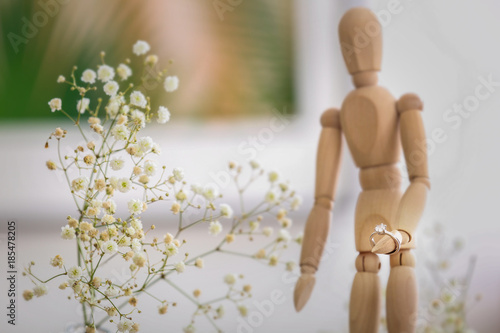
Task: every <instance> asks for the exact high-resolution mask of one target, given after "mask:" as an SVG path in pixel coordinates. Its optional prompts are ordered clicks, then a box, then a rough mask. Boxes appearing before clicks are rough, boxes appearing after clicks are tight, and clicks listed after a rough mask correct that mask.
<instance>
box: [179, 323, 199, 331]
mask: <svg viewBox="0 0 500 333" xmlns="http://www.w3.org/2000/svg"><path fill="white" fill-rule="evenodd" d="M182 331H183V332H184V333H195V332H196V329H195V328H194V326H193V324H189V325H188V326H186V327H184V328H183V329H182Z"/></svg>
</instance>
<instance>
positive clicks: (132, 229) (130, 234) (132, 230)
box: [125, 227, 135, 236]
mask: <svg viewBox="0 0 500 333" xmlns="http://www.w3.org/2000/svg"><path fill="white" fill-rule="evenodd" d="M125 231H126V232H127V235H129V236H133V235H135V229H134V228H133V227H128V228H127V230H125Z"/></svg>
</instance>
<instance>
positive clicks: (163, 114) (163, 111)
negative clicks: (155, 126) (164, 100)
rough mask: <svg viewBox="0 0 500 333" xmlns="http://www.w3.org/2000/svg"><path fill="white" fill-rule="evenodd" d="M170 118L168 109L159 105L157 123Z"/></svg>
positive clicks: (164, 121)
mask: <svg viewBox="0 0 500 333" xmlns="http://www.w3.org/2000/svg"><path fill="white" fill-rule="evenodd" d="M169 120H170V111H168V109H167V108H166V107H164V106H160V107H159V108H158V119H157V121H158V123H160V124H165V123H166V122H167V121H169Z"/></svg>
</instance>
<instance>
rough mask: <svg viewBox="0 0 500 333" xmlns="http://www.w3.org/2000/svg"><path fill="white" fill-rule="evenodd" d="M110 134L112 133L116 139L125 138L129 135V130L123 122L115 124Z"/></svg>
mask: <svg viewBox="0 0 500 333" xmlns="http://www.w3.org/2000/svg"><path fill="white" fill-rule="evenodd" d="M111 135H113V137H114V138H115V139H116V140H127V139H128V137H129V136H130V131H129V130H128V128H127V126H125V125H123V124H122V125H115V126H114V127H113V129H112V130H111Z"/></svg>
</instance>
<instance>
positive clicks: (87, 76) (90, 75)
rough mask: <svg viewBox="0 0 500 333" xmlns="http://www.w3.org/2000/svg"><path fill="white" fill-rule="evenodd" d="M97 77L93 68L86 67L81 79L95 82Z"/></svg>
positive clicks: (91, 82)
mask: <svg viewBox="0 0 500 333" xmlns="http://www.w3.org/2000/svg"><path fill="white" fill-rule="evenodd" d="M96 77H97V75H96V73H95V72H94V71H93V70H91V69H86V70H84V71H83V73H82V78H81V80H82V81H83V82H85V83H90V84H94V83H95V78H96Z"/></svg>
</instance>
